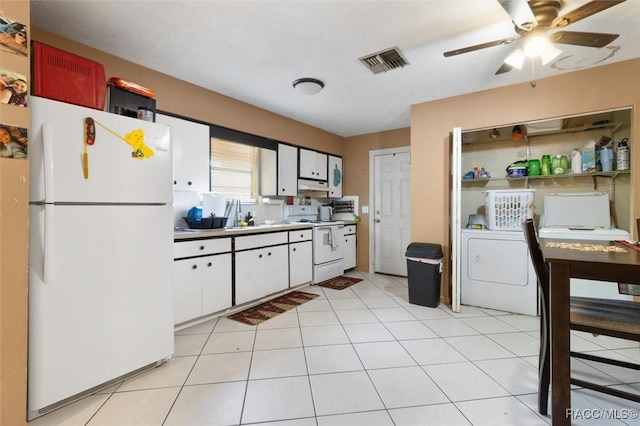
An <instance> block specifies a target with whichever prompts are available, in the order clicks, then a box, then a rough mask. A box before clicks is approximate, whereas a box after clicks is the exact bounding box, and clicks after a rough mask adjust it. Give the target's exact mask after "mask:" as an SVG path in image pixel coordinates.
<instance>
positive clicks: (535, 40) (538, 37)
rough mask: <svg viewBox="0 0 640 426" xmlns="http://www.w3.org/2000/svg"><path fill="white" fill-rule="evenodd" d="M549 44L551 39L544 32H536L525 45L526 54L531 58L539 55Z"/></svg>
mask: <svg viewBox="0 0 640 426" xmlns="http://www.w3.org/2000/svg"><path fill="white" fill-rule="evenodd" d="M548 45H549V39H548V38H547V36H545V35H544V34H535V35H532V36H531V37H529V39H528V40H527V43H526V44H525V45H524V54H525V55H526V56H528V57H529V58H535V57H538V56H540V55H541V54H542V52H544V50H545V49H546V48H547V46H548Z"/></svg>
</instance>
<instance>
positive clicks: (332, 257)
mask: <svg viewBox="0 0 640 426" xmlns="http://www.w3.org/2000/svg"><path fill="white" fill-rule="evenodd" d="M287 209H288V215H287V222H290V223H309V224H311V225H313V284H320V283H322V282H324V281H327V280H330V279H332V278H336V277H339V276H340V275H342V274H343V273H344V244H343V241H344V222H342V221H325V222H322V221H319V220H318V207H317V206H287Z"/></svg>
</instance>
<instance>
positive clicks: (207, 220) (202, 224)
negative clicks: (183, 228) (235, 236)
mask: <svg viewBox="0 0 640 426" xmlns="http://www.w3.org/2000/svg"><path fill="white" fill-rule="evenodd" d="M183 219H184V220H185V222H187V225H189V228H191V229H220V228H224V227H225V226H226V225H227V220H228V219H229V218H228V217H218V216H211V217H203V218H194V217H183Z"/></svg>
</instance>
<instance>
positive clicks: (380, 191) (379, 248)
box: [370, 148, 411, 276]
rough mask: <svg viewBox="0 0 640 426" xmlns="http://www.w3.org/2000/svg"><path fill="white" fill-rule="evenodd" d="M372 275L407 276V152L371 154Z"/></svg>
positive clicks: (408, 176)
mask: <svg viewBox="0 0 640 426" xmlns="http://www.w3.org/2000/svg"><path fill="white" fill-rule="evenodd" d="M370 157H372V158H371V161H372V162H373V167H372V170H373V188H372V190H373V212H371V213H372V214H370V217H371V219H372V220H373V224H372V226H371V228H372V229H373V233H374V238H373V241H374V248H373V249H374V256H373V259H375V260H374V265H373V272H380V273H383V274H392V275H400V276H407V261H406V259H405V252H406V250H407V246H408V245H409V243H410V242H411V241H410V239H411V152H410V151H409V149H408V148H395V149H390V150H381V151H378V152H372V153H371V155H370Z"/></svg>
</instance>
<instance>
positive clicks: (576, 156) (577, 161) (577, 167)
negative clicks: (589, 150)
mask: <svg viewBox="0 0 640 426" xmlns="http://www.w3.org/2000/svg"><path fill="white" fill-rule="evenodd" d="M571 171H572V172H573V173H582V152H580V150H579V149H577V148H576V149H574V150H573V151H571Z"/></svg>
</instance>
